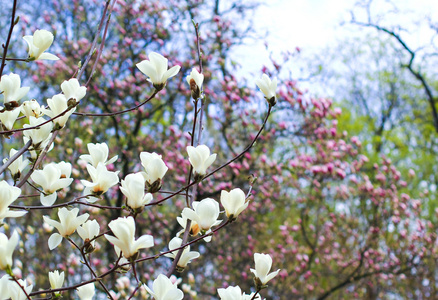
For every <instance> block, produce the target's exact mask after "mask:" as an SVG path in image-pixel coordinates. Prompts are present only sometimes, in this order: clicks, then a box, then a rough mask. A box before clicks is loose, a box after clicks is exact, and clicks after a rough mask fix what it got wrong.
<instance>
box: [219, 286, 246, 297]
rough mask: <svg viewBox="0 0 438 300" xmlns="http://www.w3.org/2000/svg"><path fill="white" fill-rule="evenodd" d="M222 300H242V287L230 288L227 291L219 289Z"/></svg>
mask: <svg viewBox="0 0 438 300" xmlns="http://www.w3.org/2000/svg"><path fill="white" fill-rule="evenodd" d="M217 293H218V294H219V297H220V298H221V300H242V290H241V289H240V286H229V287H227V288H226V289H223V288H221V289H217Z"/></svg>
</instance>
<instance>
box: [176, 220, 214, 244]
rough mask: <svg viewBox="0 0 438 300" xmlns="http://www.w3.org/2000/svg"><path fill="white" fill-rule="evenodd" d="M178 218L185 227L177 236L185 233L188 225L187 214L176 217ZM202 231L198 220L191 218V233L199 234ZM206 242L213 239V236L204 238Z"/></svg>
mask: <svg viewBox="0 0 438 300" xmlns="http://www.w3.org/2000/svg"><path fill="white" fill-rule="evenodd" d="M176 220H177V221H178V223H179V225H181V227H182V228H183V229H182V230H181V231H179V232H178V233H177V236H179V235H181V234H183V233H184V231H185V229H186V226H187V216H185V215H182V216H181V217H176ZM200 233H201V228H200V227H199V225H198V223H196V221H193V220H191V222H190V234H191V235H198V234H200ZM204 240H205V241H206V242H210V241H211V236H208V237H206V238H205V239H204Z"/></svg>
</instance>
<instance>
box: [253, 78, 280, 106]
mask: <svg viewBox="0 0 438 300" xmlns="http://www.w3.org/2000/svg"><path fill="white" fill-rule="evenodd" d="M256 84H257V86H258V87H259V89H260V90H261V91H262V93H263V94H264V95H265V99H266V100H267V101H268V103H269V104H270V105H271V106H274V105H275V103H277V99H276V97H275V95H276V91H277V78H274V80H272V81H271V79H270V78H269V77H268V75H266V74H263V75H262V78H260V79H256Z"/></svg>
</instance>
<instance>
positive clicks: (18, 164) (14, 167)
mask: <svg viewBox="0 0 438 300" xmlns="http://www.w3.org/2000/svg"><path fill="white" fill-rule="evenodd" d="M17 152H18V151H17V150H15V149H14V148H12V149H11V150H10V151H9V158H4V159H3V163H6V162H7V161H8V160H9V159H10V158H11V157H12V156H14V155H15V153H17ZM28 164H29V160H27V159H25V160H23V155H20V156H19V157H18V158H17V159H16V160H14V162H13V163H11V164H10V165H9V167H8V169H9V171H10V172H11V175H12V178H13V179H14V180H17V179H18V178H20V176H21V172H23V170H24V168H26V167H27V165H28Z"/></svg>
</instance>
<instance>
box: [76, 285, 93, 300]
mask: <svg viewBox="0 0 438 300" xmlns="http://www.w3.org/2000/svg"><path fill="white" fill-rule="evenodd" d="M77 290H78V296H79V299H81V300H92V299H93V297H94V294H95V292H96V291H95V287H94V282H91V283H88V284H85V285H83V286H80V287H78V288H77Z"/></svg>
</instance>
